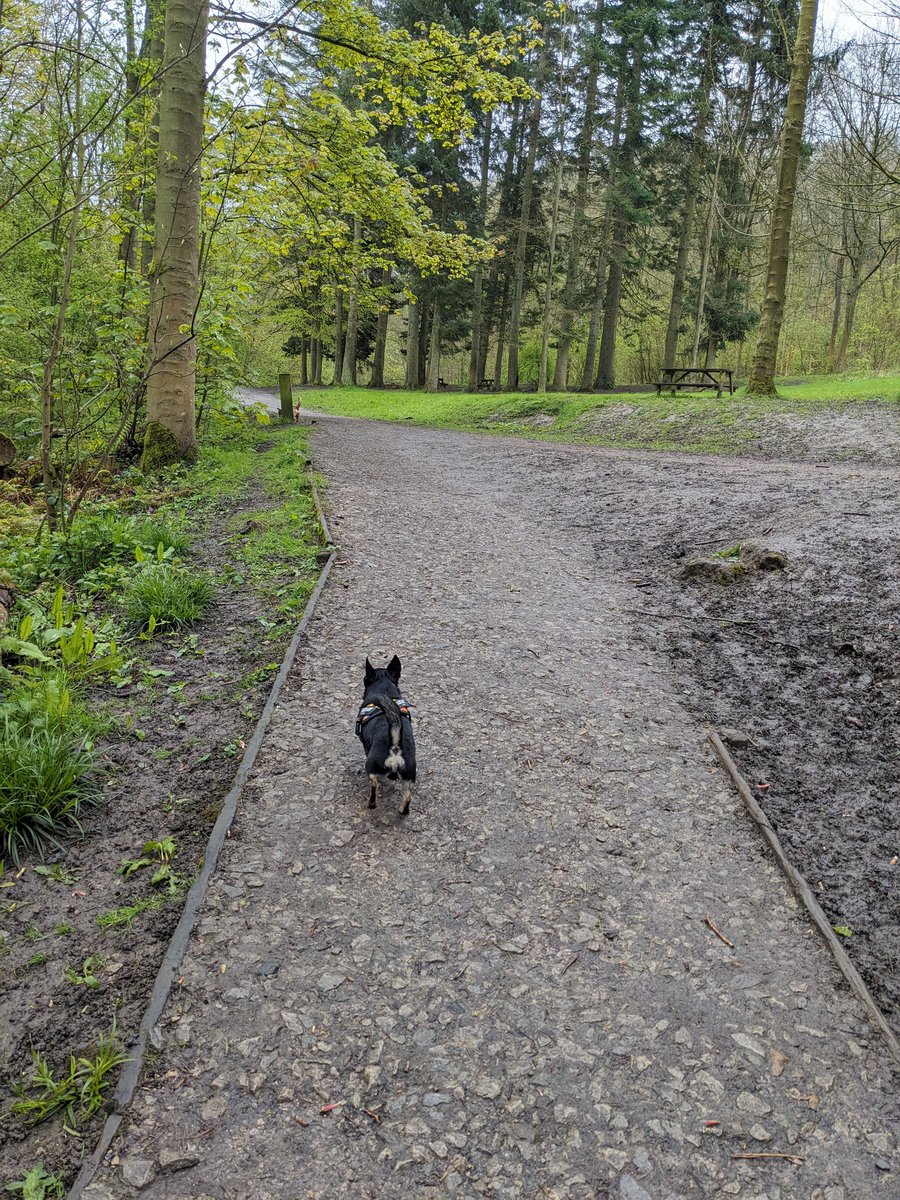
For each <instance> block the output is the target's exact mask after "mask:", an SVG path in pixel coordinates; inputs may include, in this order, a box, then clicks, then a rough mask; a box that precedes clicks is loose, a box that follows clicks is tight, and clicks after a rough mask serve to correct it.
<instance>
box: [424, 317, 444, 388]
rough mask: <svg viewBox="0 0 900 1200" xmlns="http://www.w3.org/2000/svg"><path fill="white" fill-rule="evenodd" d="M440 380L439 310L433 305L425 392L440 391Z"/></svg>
mask: <svg viewBox="0 0 900 1200" xmlns="http://www.w3.org/2000/svg"><path fill="white" fill-rule="evenodd" d="M440 378H441V309H440V306H439V305H437V304H435V306H434V316H433V317H432V319H431V346H430V348H429V352H428V380H427V383H426V385H425V390H426V391H428V392H437V391H440V386H441V385H440Z"/></svg>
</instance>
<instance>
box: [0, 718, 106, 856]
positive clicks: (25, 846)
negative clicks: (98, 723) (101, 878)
mask: <svg viewBox="0 0 900 1200" xmlns="http://www.w3.org/2000/svg"><path fill="white" fill-rule="evenodd" d="M93 765H94V756H93V754H92V752H91V750H90V749H89V747H88V743H87V739H86V738H85V736H84V734H83V732H82V731H81V730H80V729H78V728H77V726H75V727H73V726H72V725H70V724H67V723H66V721H65V717H64V715H63V716H60V715H56V716H51V715H49V714H46V713H44V714H43V715H39V714H34V713H31V714H28V715H26V714H25V712H24V711H18V710H17V707H16V706H15V705H9V704H7V705H5V706H4V707H3V709H0V859H3V858H7V857H8V858H11V859H12V860H13V861H14V862H18V861H19V854H20V852H21V851H23V850H25V851H28V852H37V853H39V854H40V853H42V852H43V849H44V847H45V845H46V843H47V842H56V837H55V835H56V834H57V833H59V832H61V831H62V830H63V829H65V828H66V827H71V826H75V827H76V828H79V829H80V826H79V824H78V810H79V808H80V807H81V804H82V803H83V802H84V801H85V800H86V799H87V798H88V797H89V796H90V794H91V791H92V785H91V782H90V779H89V773H90V770H91V768H92V767H93ZM57 844H58V843H57Z"/></svg>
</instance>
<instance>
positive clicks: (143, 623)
mask: <svg viewBox="0 0 900 1200" xmlns="http://www.w3.org/2000/svg"><path fill="white" fill-rule="evenodd" d="M214 595H215V585H214V584H213V581H212V579H211V578H210V577H209V576H208V575H203V574H196V573H193V572H191V571H186V570H185V569H184V568H183V567H176V566H172V565H171V564H169V563H159V562H157V563H152V564H150V565H149V566H145V567H144V568H143V570H142V571H140V572H139V573H138V574H137V575H135V576H134V577H133V578H132V579H130V580H129V581H128V583H127V584H126V586H125V592H124V602H125V612H126V613H127V615H128V620H129V622H130V623H131V624H132V625H135V626H137V627H138V628H140V629H146V630H147V631H148V632H150V633H152V632H153V630H154V629H155V628H156V627H157V626H160V625H170V626H173V627H175V628H176V629H178V628H181V627H182V626H183V625H192V624H193V623H194V621H199V619H200V618H201V617H202V616H203V614H204V613H205V612H206V610H207V609H208V608H209V606H210V604H211V603H212V600H213V596H214Z"/></svg>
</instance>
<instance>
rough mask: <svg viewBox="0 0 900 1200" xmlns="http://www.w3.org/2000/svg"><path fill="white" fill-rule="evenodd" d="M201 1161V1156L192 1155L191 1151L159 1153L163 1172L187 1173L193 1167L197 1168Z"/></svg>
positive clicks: (162, 1151)
mask: <svg viewBox="0 0 900 1200" xmlns="http://www.w3.org/2000/svg"><path fill="white" fill-rule="evenodd" d="M199 1161H200V1156H199V1154H192V1153H191V1152H190V1151H189V1150H187V1151H186V1150H160V1152H159V1169H160V1170H161V1171H187V1170H189V1169H190V1168H191V1167H196V1165H197V1163H198V1162H199Z"/></svg>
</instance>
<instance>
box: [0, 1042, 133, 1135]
mask: <svg viewBox="0 0 900 1200" xmlns="http://www.w3.org/2000/svg"><path fill="white" fill-rule="evenodd" d="M32 1057H33V1059H34V1069H33V1071H32V1074H31V1075H30V1077H29V1078H28V1079H26V1080H24V1081H23V1082H21V1083H20V1084H19V1085H18V1087H17V1088H16V1094H17V1095H18V1097H19V1099H18V1100H17V1101H16V1103H15V1104H14V1105H13V1107H12V1110H11V1111H12V1112H13V1114H14V1115H15V1116H17V1117H22V1118H23V1119H24V1121H25V1123H26V1124H28V1125H40V1124H41V1123H42V1122H44V1121H47V1120H49V1118H50V1117H52V1116H54V1115H55V1114H56V1113H58V1112H62V1113H64V1114H65V1124H64V1128H65V1129H66V1131H67V1132H68V1133H72V1134H75V1135H76V1136H78V1135H79V1131H80V1127H81V1126H83V1125H84V1124H85V1122H86V1121H89V1120H90V1118H91V1117H92V1116H93V1115H94V1113H95V1112H96V1111H97V1110H98V1109H99V1108H100V1107H101V1106H102V1104H103V1102H104V1100H105V1098H106V1092H107V1089H108V1088H109V1086H110V1084H111V1083H112V1082H113V1079H114V1076H115V1072H116V1071H117V1069H118V1068H119V1067H120V1066H121V1065H122V1064H123V1063H124V1062H127V1055H126V1054H125V1053H124V1051H122V1050H121V1049H120V1048H119V1046H118V1045H117V1043H116V1027H115V1023H113V1027H112V1029H111V1030H110V1032H109V1034H107V1035H106V1036H105V1037H100V1038H98V1040H97V1049H96V1052H95V1054H94V1055H93V1057H91V1058H76V1057H75V1055H74V1054H73V1055H70V1057H69V1063H68V1069H67V1070H66V1071H65V1073H64V1074H62V1075H60V1076H58V1077H56V1076H54V1074H53V1072H52V1070H51V1068H50V1065H49V1063H48V1062H47V1060H46V1059H45V1058H44V1057H43V1056H42V1055H41V1054H40V1053H38V1051H37V1050H33V1051H32Z"/></svg>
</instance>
